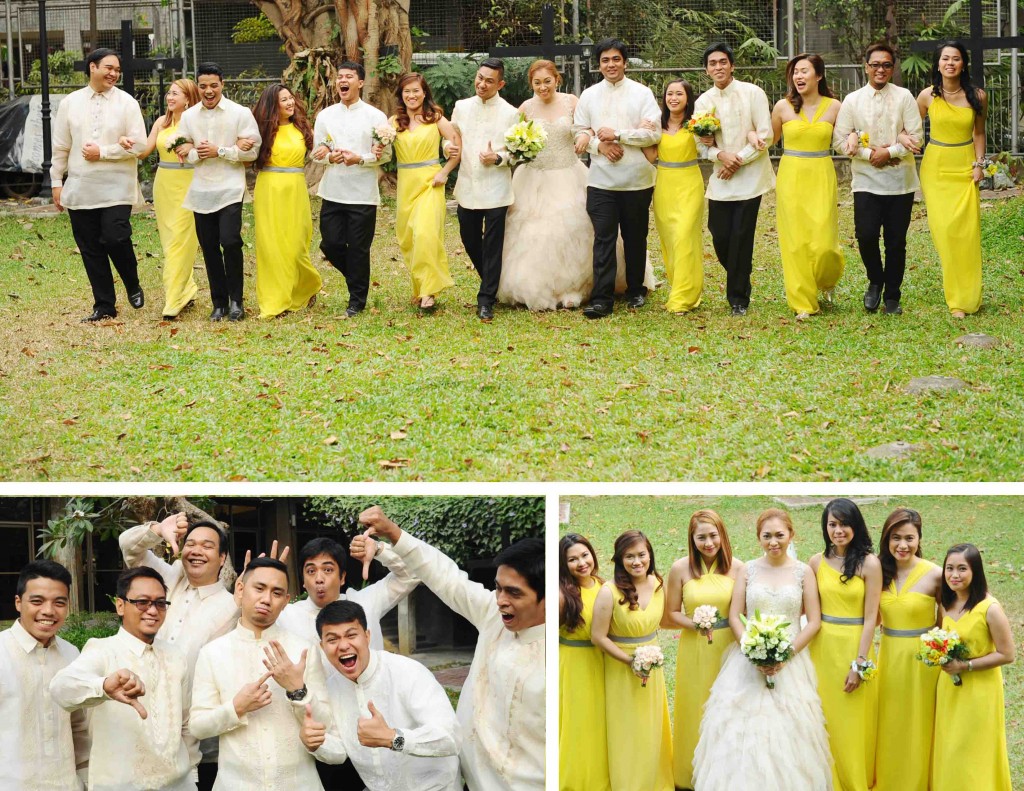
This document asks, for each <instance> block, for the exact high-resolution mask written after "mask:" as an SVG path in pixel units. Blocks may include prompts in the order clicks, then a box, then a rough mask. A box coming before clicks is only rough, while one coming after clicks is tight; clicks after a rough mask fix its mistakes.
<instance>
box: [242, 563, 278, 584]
mask: <svg viewBox="0 0 1024 791" xmlns="http://www.w3.org/2000/svg"><path fill="white" fill-rule="evenodd" d="M256 569H277V570H278V571H280V572H281V573H282V574H284V578H285V579H286V580H287V579H288V567H287V566H286V565H285V564H284V563H282V562H281V561H280V560H278V559H277V558H256V560H250V561H249V565H248V566H246V567H245V568H244V569H242V582H245V581H246V580H247V579H249V574H250V573H252V572H253V571H255V570H256Z"/></svg>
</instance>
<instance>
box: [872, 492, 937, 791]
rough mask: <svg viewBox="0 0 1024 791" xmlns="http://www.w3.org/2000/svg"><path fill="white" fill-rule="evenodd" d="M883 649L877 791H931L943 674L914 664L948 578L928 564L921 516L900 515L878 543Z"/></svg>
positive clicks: (887, 525)
mask: <svg viewBox="0 0 1024 791" xmlns="http://www.w3.org/2000/svg"><path fill="white" fill-rule="evenodd" d="M878 559H879V561H880V562H881V564H882V597H881V614H882V646H881V648H880V649H879V653H878V659H879V663H880V664H881V665H882V669H881V671H880V672H879V674H878V727H877V728H876V732H877V737H876V738H877V745H878V746H877V748H876V750H875V791H928V779H929V774H930V772H931V762H932V729H933V727H934V724H935V684H936V682H937V681H938V679H939V669H938V668H935V667H927V666H926V665H925V664H924V663H923V662H920V661H919V660H917V659H916V658H915V657H916V655H917V652H918V649H919V648H920V646H921V639H920V638H921V635H922V634H924V633H925V632H927V631H928V630H929V629H931V628H932V627H933V626H935V623H936V609H937V606H938V601H939V587H940V585H941V582H942V572H941V570H940V569H939V567H938V566H936V565H935V564H934V563H932V562H931V561H928V560H925V559H924V558H923V557H922V556H921V516H920V514H918V513H917V511H913V510H911V509H909V508H898V509H896V510H895V511H893V512H892V513H891V514H889V516H888V517H887V518H886V520H885V525H884V526H883V527H882V537H881V539H880V540H879V542H878Z"/></svg>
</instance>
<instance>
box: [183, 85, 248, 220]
mask: <svg viewBox="0 0 1024 791" xmlns="http://www.w3.org/2000/svg"><path fill="white" fill-rule="evenodd" d="M178 136H179V137H183V138H185V139H186V140H187V141H188V142H190V143H192V144H193V145H198V144H199V143H201V142H203V141H204V140H205V141H209V142H210V143H213V144H214V145H215V146H217V148H218V153H217V156H215V157H211V158H210V159H200V158H199V152H198V151H196V150H195V149H194V148H193V149H192V150H191V151H189V152H188V161H189V162H191V163H192V164H193V165H195V170H194V171H193V175H192V184H191V186H190V187H189V188H188V192H187V193H186V194H185V200H184V201H183V202H182V204H181V205H182V207H183V208H186V209H188V210H190V211H194V212H196V213H198V214H213V213H214V212H216V211H220V210H221V209H223V208H224V207H226V206H230V205H231V204H233V203H241V201H242V199H243V198H244V197H245V163H246V162H253V161H255V160H256V155H257V154H259V151H260V143H262V142H263V140H262V138H261V137H260V130H259V127H258V126H257V125H256V119H255V118H254V117H253V114H252V111H251V110H250V109H249V108H248V107H243V106H242V105H240V104H236V103H235V102H233V101H231V100H230V99H228V98H226V97H224V96H222V97H221V99H220V101H219V102H217V106H216V107H213V108H208V107H206V106H205V105H204V104H202V103H200V104H197V105H195V106H194V107H189V108H188V109H187V110H186V111H185V112H183V113H182V114H181V122H180V123H179V124H178ZM242 137H246V138H248V139H250V140H253V141H255V145H254V146H253V147H252V148H250V149H249V150H248V151H243V150H242V149H240V148H239V147H238V145H237V142H238V140H239V138H242Z"/></svg>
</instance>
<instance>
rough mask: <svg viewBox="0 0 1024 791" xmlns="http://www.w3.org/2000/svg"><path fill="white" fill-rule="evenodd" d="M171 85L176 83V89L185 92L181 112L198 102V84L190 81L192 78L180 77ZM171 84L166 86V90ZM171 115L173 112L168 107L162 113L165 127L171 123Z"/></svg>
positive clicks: (172, 119) (172, 118)
mask: <svg viewBox="0 0 1024 791" xmlns="http://www.w3.org/2000/svg"><path fill="white" fill-rule="evenodd" d="M171 85H177V86H178V90H180V91H181V92H182V93H183V94H185V106H184V107H182V108H181V111H182V112H185V110H187V109H188V108H189V107H194V106H195V105H197V104H199V102H200V98H199V86H198V85H196V84H195V83H194V82H192V80H189V79H185V78H182V79H180V80H175V81H174V82H172V83H171ZM171 85H168V86H167V90H170V89H171ZM173 116H174V114H173V113H172V112H171V111H170V109H168V110H167V112H166V113H164V127H165V128H166V127H168V126H170V125H171V123H172V122H173V121H174V117H173Z"/></svg>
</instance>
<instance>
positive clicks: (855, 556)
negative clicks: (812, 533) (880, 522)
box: [821, 497, 873, 585]
mask: <svg viewBox="0 0 1024 791" xmlns="http://www.w3.org/2000/svg"><path fill="white" fill-rule="evenodd" d="M830 515H831V516H833V517H835V519H836V521H837V522H839V524H841V525H845V526H846V527H852V528H853V540H852V541H851V542H850V546H849V547H848V548H847V550H846V555H845V556H844V557H843V571H842V573H841V574H840V575H839V581H840V582H842V583H843V584H844V585H845V584H846V583H847V582H849V581H850V580H851V579H853V578H854V577H856V576H857V572H858V571H860V568H861V566H862V565H863V563H864V558H866V557H867V556H868V555H870V554H871V550H872V549H873V547H872V546H871V534H870V533H868V526H867V525H866V524H865V523H864V515H863V514H862V513H861V512H860V508H858V507H857V504H856V503H855V502H853V500H847V499H846V498H845V497H837V498H836V499H835V500H831V501H829V503H828V505H826V506H825V510H824V511H822V512H821V536H822V538H824V539H825V557H826V558H828V557H837V556H835V555H833V547H832V541H831V539H829V537H828V518H829V516H830Z"/></svg>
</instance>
